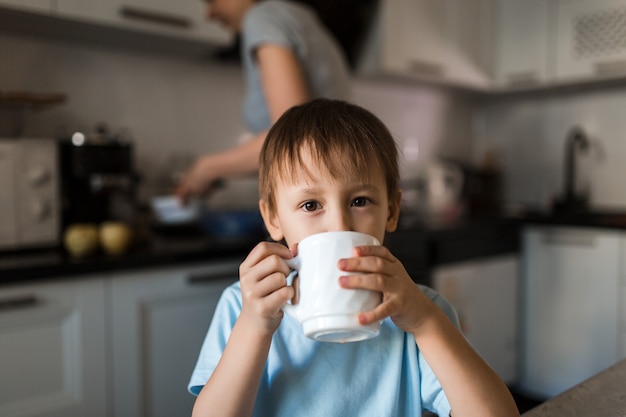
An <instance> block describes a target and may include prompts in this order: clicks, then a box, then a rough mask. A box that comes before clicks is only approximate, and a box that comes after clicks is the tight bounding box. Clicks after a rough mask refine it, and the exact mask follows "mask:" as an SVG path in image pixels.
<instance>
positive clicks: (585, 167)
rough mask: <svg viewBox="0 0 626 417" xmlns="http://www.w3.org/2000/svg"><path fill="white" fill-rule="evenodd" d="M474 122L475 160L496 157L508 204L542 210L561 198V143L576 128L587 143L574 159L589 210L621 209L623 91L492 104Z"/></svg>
mask: <svg viewBox="0 0 626 417" xmlns="http://www.w3.org/2000/svg"><path fill="white" fill-rule="evenodd" d="M475 120H476V125H475V126H476V132H478V133H477V134H476V140H475V142H474V154H475V157H476V158H478V157H479V155H482V154H484V153H485V152H486V151H487V150H489V149H493V150H495V151H496V152H497V153H498V154H499V156H500V158H501V161H502V165H503V167H504V173H505V190H506V198H507V200H508V201H510V202H513V203H521V204H523V205H530V206H534V207H540V208H547V207H549V206H550V205H551V204H552V201H553V199H554V198H555V197H558V196H559V195H561V194H562V192H563V188H564V185H563V171H564V164H563V161H564V155H565V151H564V149H565V138H566V135H567V134H568V132H569V131H570V129H571V128H572V127H573V126H575V125H578V126H581V127H582V128H583V129H584V130H585V131H587V132H588V134H589V135H590V136H591V139H592V142H593V146H592V149H591V151H590V152H589V153H587V154H584V155H581V157H580V158H579V166H580V176H579V178H580V182H581V185H582V187H583V188H584V187H585V186H588V187H589V190H590V193H591V203H592V205H593V206H595V207H597V208H599V209H606V210H624V209H626V187H624V182H625V177H626V140H625V139H626V137H625V136H626V85H621V86H619V85H611V86H596V87H593V86H587V87H584V88H583V87H580V88H578V89H568V90H561V91H558V90H557V91H552V92H536V93H526V94H516V95H510V96H507V97H500V98H494V99H491V100H489V101H487V102H485V103H483V104H482V105H481V106H477V114H476V119H475Z"/></svg>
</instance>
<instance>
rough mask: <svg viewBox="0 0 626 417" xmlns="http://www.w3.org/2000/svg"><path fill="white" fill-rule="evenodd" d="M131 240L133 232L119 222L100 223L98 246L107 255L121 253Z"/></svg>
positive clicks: (128, 246)
mask: <svg viewBox="0 0 626 417" xmlns="http://www.w3.org/2000/svg"><path fill="white" fill-rule="evenodd" d="M132 242H133V232H132V230H131V229H130V227H128V226H127V225H126V224H124V223H121V222H105V223H102V224H101V225H100V246H102V249H103V250H104V251H105V252H106V253H108V254H109V255H122V254H124V253H126V251H127V250H128V249H129V248H130V246H131V244H132Z"/></svg>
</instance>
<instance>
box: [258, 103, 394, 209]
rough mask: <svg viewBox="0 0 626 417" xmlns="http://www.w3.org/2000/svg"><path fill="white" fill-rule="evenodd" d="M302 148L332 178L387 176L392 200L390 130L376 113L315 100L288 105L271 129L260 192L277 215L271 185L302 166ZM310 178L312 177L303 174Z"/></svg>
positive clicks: (262, 158) (263, 157)
mask: <svg viewBox="0 0 626 417" xmlns="http://www.w3.org/2000/svg"><path fill="white" fill-rule="evenodd" d="M302 149H308V150H310V153H311V155H312V157H313V160H314V162H315V164H316V165H317V166H320V167H325V168H327V170H328V173H329V174H330V175H331V176H332V177H333V178H334V179H340V178H343V177H345V176H366V177H367V176H370V177H371V176H372V175H374V173H375V172H376V170H375V169H374V168H380V171H382V172H383V174H384V175H385V182H386V184H387V193H388V195H389V198H390V200H392V199H393V198H394V196H395V195H396V193H397V191H398V187H399V181H400V175H399V169H398V149H397V146H396V142H395V141H394V140H393V137H392V136H391V133H390V132H389V129H387V127H386V126H385V124H384V123H383V122H382V121H381V120H380V119H379V118H378V117H376V116H375V115H374V114H372V113H371V112H369V111H367V110H365V109H364V108H362V107H359V106H357V105H355V104H351V103H348V102H345V101H341V100H330V99H324V98H320V99H315V100H312V101H309V102H307V103H304V104H301V105H298V106H295V107H292V108H291V109H289V110H288V111H286V112H285V113H284V114H283V115H282V116H281V117H280V118H279V119H278V121H277V122H276V123H275V124H274V125H273V126H272V128H271V129H270V131H269V132H268V134H267V138H266V139H265V143H264V144H263V148H262V150H261V155H260V159H259V164H260V169H259V192H260V198H261V199H263V200H265V201H266V202H267V204H268V208H269V210H270V211H271V212H272V213H275V212H276V201H275V197H274V195H275V193H274V191H275V186H276V184H277V183H278V182H279V181H289V180H290V179H291V178H293V175H294V172H295V169H294V168H295V167H303V166H302V154H301V150H302ZM307 174H309V175H310V174H311V173H307Z"/></svg>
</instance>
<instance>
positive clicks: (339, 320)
mask: <svg viewBox="0 0 626 417" xmlns="http://www.w3.org/2000/svg"><path fill="white" fill-rule="evenodd" d="M379 245H380V242H379V241H378V239H376V238H375V237H373V236H370V235H367V234H365V233H359V232H349V231H337V232H324V233H318V234H315V235H311V236H308V237H306V238H304V239H302V241H301V242H300V243H299V244H298V255H297V256H296V257H295V258H293V259H290V260H288V261H287V264H288V265H289V266H290V267H291V268H293V269H294V270H296V271H297V276H298V278H297V279H298V285H297V286H296V290H297V291H298V294H297V295H296V299H297V303H296V304H286V305H285V306H284V307H283V310H284V311H285V312H286V313H288V314H289V315H291V316H293V317H294V318H295V319H296V320H298V322H300V324H301V325H302V329H303V331H304V335H305V336H307V337H309V338H311V339H315V340H318V341H321V342H337V343H343V342H356V341H360V340H366V339H370V338H372V337H375V336H377V335H378V333H379V331H380V322H375V323H372V324H368V325H361V324H360V323H359V321H358V315H359V313H362V312H366V311H370V310H372V309H374V308H375V307H376V306H377V305H378V304H380V302H381V294H380V293H379V292H376V291H370V290H364V289H346V288H342V287H340V286H339V277H341V276H343V275H350V273H348V272H345V271H341V270H340V269H339V268H338V267H337V263H338V261H339V260H340V259H343V258H352V257H354V253H353V249H354V247H355V246H379Z"/></svg>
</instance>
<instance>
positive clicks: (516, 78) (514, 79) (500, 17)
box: [495, 0, 552, 88]
mask: <svg viewBox="0 0 626 417" xmlns="http://www.w3.org/2000/svg"><path fill="white" fill-rule="evenodd" d="M549 3H550V0H525V1H520V0H500V1H499V4H498V10H497V24H496V28H497V30H496V33H497V36H496V37H495V38H496V42H495V48H496V54H495V56H496V60H495V81H496V83H497V84H498V85H499V86H502V87H505V88H507V87H512V88H520V87H521V88H524V87H531V86H537V85H545V84H546V83H547V82H548V81H549V80H550V78H551V77H552V73H551V71H550V65H549V64H548V58H549V50H550V47H549V39H550V35H549V28H550V24H549V18H548V16H549V10H550V7H549Z"/></svg>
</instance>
